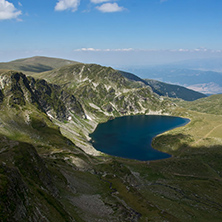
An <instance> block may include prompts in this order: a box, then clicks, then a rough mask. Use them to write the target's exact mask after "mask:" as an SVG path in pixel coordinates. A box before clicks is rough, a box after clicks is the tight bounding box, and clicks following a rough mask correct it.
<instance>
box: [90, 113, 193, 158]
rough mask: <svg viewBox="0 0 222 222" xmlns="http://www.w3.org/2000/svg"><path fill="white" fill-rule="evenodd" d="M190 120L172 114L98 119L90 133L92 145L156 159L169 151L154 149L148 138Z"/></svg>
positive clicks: (113, 152)
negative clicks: (99, 120) (103, 120)
mask: <svg viewBox="0 0 222 222" xmlns="http://www.w3.org/2000/svg"><path fill="white" fill-rule="evenodd" d="M189 121H190V120H189V119H185V118H180V117H173V116H159V115H138V116H124V117H120V118H116V119H113V120H109V121H108V122H106V123H101V124H99V125H98V126H97V128H96V130H95V131H94V132H93V133H92V134H90V137H91V138H92V140H91V142H92V144H93V146H94V147H95V148H96V149H97V150H99V151H101V152H103V153H106V154H110V155H113V156H119V157H123V158H129V159H136V160H143V161H146V160H158V159H164V158H169V157H170V156H171V155H169V154H167V153H163V152H160V151H158V150H155V149H153V148H152V146H151V142H152V139H153V138H154V137H155V136H156V135H158V134H161V133H163V132H165V131H168V130H170V129H173V128H176V127H179V126H183V125H186V124H187V123H188V122H189Z"/></svg>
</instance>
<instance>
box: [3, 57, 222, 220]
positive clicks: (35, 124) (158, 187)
mask: <svg viewBox="0 0 222 222" xmlns="http://www.w3.org/2000/svg"><path fill="white" fill-rule="evenodd" d="M27 61H29V62H27ZM30 61H31V62H30ZM20 62H21V63H22V65H20ZM59 62H61V63H60V64H59ZM27 63H28V64H27ZM15 64H16V65H15ZM26 64H27V66H26ZM34 64H35V65H34ZM0 67H1V68H3V69H2V70H0V141H1V142H0V191H1V192H0V193H1V194H0V195H1V200H2V201H1V202H0V218H1V220H2V221H90V222H91V221H95V222H96V221H221V219H222V217H221V210H222V206H221V202H222V199H221V196H222V195H221V194H222V186H221V177H222V168H221V157H222V151H221V150H222V149H221V146H222V142H221V141H222V136H221V134H220V133H218V132H220V130H221V129H222V128H221V127H222V118H221V113H220V111H219V110H220V106H216V107H214V109H215V112H213V113H212V112H211V111H210V110H211V107H212V105H213V104H216V103H217V102H216V101H221V95H217V98H216V97H207V98H206V97H205V96H204V95H203V94H199V93H196V92H194V91H191V90H187V89H184V88H181V87H178V86H171V85H168V84H164V83H161V82H156V81H153V80H144V79H140V78H139V77H137V76H135V75H133V74H131V73H123V72H121V71H118V70H115V69H113V68H111V67H103V66H100V65H96V64H83V63H77V62H72V61H66V60H60V59H54V58H45V57H33V58H28V59H22V60H16V61H14V62H11V63H7V64H6V63H1V64H0ZM16 69H18V70H16ZM42 71H43V72H42ZM167 87H169V88H167ZM163 89H164V90H163ZM182 90H184V92H182V94H181V95H180V92H181V91H182ZM172 91H173V92H174V91H178V92H177V94H175V93H172ZM189 93H190V94H189ZM184 95H186V96H187V98H186V99H187V100H193V101H192V102H188V101H182V100H181V97H182V96H184ZM194 95H195V96H196V97H195V98H194V97H193V96H194ZM170 96H172V97H174V98H170ZM188 97H189V98H188ZM196 98H199V99H198V100H194V99H196ZM201 103H203V104H208V109H206V110H202V108H201V106H200V105H197V106H198V107H200V108H198V109H197V110H193V107H194V106H195V104H201ZM211 104H212V105H211ZM204 106H205V105H204ZM216 110H217V111H216ZM139 114H143V115H144V114H146V115H149V114H155V115H160V114H161V115H173V116H182V117H186V118H189V119H190V120H191V122H190V123H189V124H188V125H186V126H184V127H180V128H177V129H174V130H171V131H169V132H166V133H164V134H161V135H159V136H157V137H156V138H155V139H154V140H153V143H152V146H153V147H154V148H155V149H158V150H160V151H164V152H167V153H169V154H171V155H172V157H171V158H168V159H165V160H161V161H137V160H130V159H122V158H119V157H112V156H109V155H106V154H103V153H100V152H98V151H97V150H95V149H94V147H93V146H92V144H91V143H90V137H89V134H90V133H91V132H93V131H94V130H95V128H96V126H97V125H98V124H99V123H102V122H105V121H108V120H109V119H113V118H117V117H121V116H125V115H139ZM194 206H195V207H194Z"/></svg>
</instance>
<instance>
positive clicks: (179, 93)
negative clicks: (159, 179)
mask: <svg viewBox="0 0 222 222" xmlns="http://www.w3.org/2000/svg"><path fill="white" fill-rule="evenodd" d="M120 73H121V74H122V75H123V76H124V77H126V78H127V79H129V80H131V81H134V82H140V83H141V84H142V83H143V84H145V85H148V86H150V87H151V88H152V90H153V92H155V93H156V94H158V95H159V96H167V97H171V98H180V99H183V100H186V101H193V100H196V99H200V98H203V97H206V95H204V94H203V93H199V92H196V91H194V90H191V89H188V88H185V87H183V86H179V85H172V84H167V83H164V82H160V81H157V80H151V79H141V78H139V77H138V76H136V75H134V74H132V73H128V72H123V71H120Z"/></svg>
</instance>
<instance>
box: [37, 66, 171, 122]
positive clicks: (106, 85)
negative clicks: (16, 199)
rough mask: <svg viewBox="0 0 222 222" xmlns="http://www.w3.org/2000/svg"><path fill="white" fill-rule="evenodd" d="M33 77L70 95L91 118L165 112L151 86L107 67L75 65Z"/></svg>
mask: <svg viewBox="0 0 222 222" xmlns="http://www.w3.org/2000/svg"><path fill="white" fill-rule="evenodd" d="M34 76H35V77H38V78H44V79H45V80H47V81H49V82H50V83H53V84H57V85H60V86H61V87H63V88H65V89H67V90H69V91H70V92H72V93H73V94H74V95H75V96H76V97H77V99H78V100H79V101H81V104H82V105H83V107H84V110H85V112H86V113H87V114H88V116H89V118H90V119H96V118H98V117H99V118H102V117H103V116H104V117H106V116H112V117H115V116H121V115H130V114H138V113H141V114H142V113H144V114H145V113H149V112H165V109H167V104H165V103H163V102H162V101H161V100H160V98H159V96H158V95H156V94H155V93H153V91H152V89H151V87H149V86H148V85H141V84H140V83H137V82H132V81H130V80H128V79H127V78H125V77H124V76H123V75H122V74H121V73H120V72H118V71H116V70H114V69H112V68H110V67H103V66H99V65H95V64H74V65H69V66H64V67H62V68H59V69H55V70H53V71H50V72H45V73H40V74H35V75H34Z"/></svg>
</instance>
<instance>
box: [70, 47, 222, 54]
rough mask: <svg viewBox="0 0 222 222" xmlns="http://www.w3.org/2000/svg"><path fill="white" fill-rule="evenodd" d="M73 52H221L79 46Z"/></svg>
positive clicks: (211, 51) (202, 49)
mask: <svg viewBox="0 0 222 222" xmlns="http://www.w3.org/2000/svg"><path fill="white" fill-rule="evenodd" d="M74 51H75V52H181V53H195V52H202V53H204V52H208V53H222V50H213V49H206V48H203V47H202V48H196V49H183V48H180V49H133V48H120V49H95V48H81V49H74Z"/></svg>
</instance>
